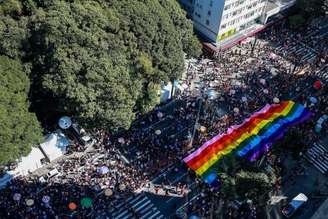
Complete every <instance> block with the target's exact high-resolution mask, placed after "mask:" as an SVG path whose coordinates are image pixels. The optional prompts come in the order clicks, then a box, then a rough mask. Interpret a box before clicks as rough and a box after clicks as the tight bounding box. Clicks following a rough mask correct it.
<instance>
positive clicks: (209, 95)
mask: <svg viewBox="0 0 328 219" xmlns="http://www.w3.org/2000/svg"><path fill="white" fill-rule="evenodd" d="M207 96H208V97H209V99H211V100H212V99H215V98H216V96H217V93H216V91H215V90H209V91H208V93H207Z"/></svg>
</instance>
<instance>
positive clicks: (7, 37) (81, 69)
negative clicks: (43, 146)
mask: <svg viewBox="0 0 328 219" xmlns="http://www.w3.org/2000/svg"><path fill="white" fill-rule="evenodd" d="M200 53H201V47H200V43H199V42H198V39H197V38H196V37H195V36H194V34H193V30H192V23H191V21H189V20H187V19H186V14H185V12H184V11H183V10H182V9H181V8H180V6H179V4H178V3H177V1H175V0H107V1H104V0H56V1H53V0H42V1H41V0H7V1H1V2H0V55H1V62H2V63H1V65H2V69H6V71H4V72H1V74H2V75H1V77H3V78H2V79H1V80H4V81H6V80H7V78H6V77H9V76H8V75H7V74H9V72H13V75H12V76H11V77H13V78H12V80H8V81H9V82H13V81H15V80H18V81H21V84H22V85H24V86H22V87H21V89H22V90H19V91H18V90H15V89H18V88H19V87H16V85H12V86H13V87H7V88H6V87H4V88H1V89H5V90H4V91H3V93H2V94H1V95H3V96H2V97H3V98H2V99H1V101H2V102H1V103H0V104H1V110H2V111H1V116H3V117H6V120H8V118H9V117H11V118H17V119H18V117H22V118H21V121H19V120H17V121H15V122H18V124H20V127H21V128H20V129H19V130H13V131H12V132H9V130H2V131H3V133H2V132H1V136H0V138H1V143H2V142H3V145H2V147H6V148H9V145H7V144H12V146H10V147H12V149H10V150H9V149H8V150H7V149H4V151H5V150H7V151H8V154H6V153H7V152H4V153H3V154H2V155H3V160H2V161H7V160H12V158H16V157H18V155H21V154H25V152H26V151H28V150H27V148H25V145H28V144H29V143H31V142H32V141H34V140H35V139H36V138H37V136H39V134H40V132H41V131H40V127H39V125H38V122H37V120H36V117H35V114H33V113H31V112H29V109H33V110H35V111H36V113H37V115H38V117H39V118H42V117H43V115H42V114H40V109H42V110H43V111H45V112H47V111H49V112H50V111H55V112H57V113H58V114H61V115H69V116H72V117H74V118H75V119H77V120H78V121H79V122H80V123H82V125H83V126H85V127H97V128H105V129H107V130H114V131H115V130H117V129H120V128H124V129H127V128H129V126H130V124H131V122H132V121H133V119H134V117H135V114H136V112H142V113H146V112H147V111H149V110H151V109H152V108H153V107H154V106H155V105H156V104H158V102H159V89H160V84H162V83H163V82H164V83H166V82H168V81H172V80H175V79H178V78H179V77H180V76H181V74H182V71H183V68H184V59H185V56H198V55H200ZM10 65H13V66H10ZM7 68H8V70H7ZM14 77H17V78H14ZM8 81H7V82H8ZM30 84H31V86H30ZM23 88H24V89H23ZM5 96H6V98H7V96H11V97H12V98H18V96H19V98H20V99H19V100H20V102H17V103H15V104H17V109H16V107H15V108H10V109H11V111H7V110H8V109H7V108H8V107H9V106H8V105H10V104H13V102H6V101H8V100H9V99H8V100H7V99H6V98H5ZM28 97H29V99H28ZM48 100H52V101H53V103H56V104H53V105H55V107H53V105H51V106H50V105H48V102H47V101H48ZM24 101H25V102H24ZM29 101H30V102H31V107H30V106H29ZM6 122H7V123H6V124H7V125H8V127H11V128H13V127H15V126H14V125H12V124H11V126H10V125H9V122H10V121H9V120H8V121H6ZM12 122H14V121H12ZM27 122H28V123H30V124H31V125H30V127H26V128H25V129H24V128H23V127H25V126H24V124H26V123H27ZM2 125H4V124H2ZM28 128H30V130H29V129H28ZM22 130H24V132H25V131H26V132H31V133H25V135H26V136H25V137H24V136H23V137H20V138H21V139H22V144H21V143H20V142H19V141H18V140H17V141H16V140H13V139H12V141H11V140H10V139H11V137H10V136H14V135H16V134H17V136H22V133H21V132H22ZM31 130H35V132H33V131H31ZM34 135H35V136H34ZM24 138H25V139H24ZM7 140H8V142H7V143H6V142H5V141H7ZM23 143H24V145H23ZM10 151H14V153H12V154H11V152H10ZM7 155H8V156H7ZM7 158H8V159H7ZM0 160H1V158H0ZM2 161H0V162H2Z"/></svg>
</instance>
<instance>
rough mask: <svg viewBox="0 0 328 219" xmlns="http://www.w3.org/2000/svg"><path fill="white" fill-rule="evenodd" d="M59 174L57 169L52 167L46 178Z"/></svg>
mask: <svg viewBox="0 0 328 219" xmlns="http://www.w3.org/2000/svg"><path fill="white" fill-rule="evenodd" d="M59 174H60V173H59V171H58V170H57V169H56V168H54V169H52V170H50V171H49V172H48V173H47V178H48V179H49V178H51V177H54V176H57V175H59Z"/></svg>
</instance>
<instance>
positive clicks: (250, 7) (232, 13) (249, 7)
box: [222, 2, 258, 20]
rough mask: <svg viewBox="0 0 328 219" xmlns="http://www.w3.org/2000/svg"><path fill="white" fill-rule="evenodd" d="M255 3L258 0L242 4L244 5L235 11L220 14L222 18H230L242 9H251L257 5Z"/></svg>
mask: <svg viewBox="0 0 328 219" xmlns="http://www.w3.org/2000/svg"><path fill="white" fill-rule="evenodd" d="M257 5H258V2H254V3H252V4H249V5H246V6H244V7H241V8H240V9H238V10H235V11H232V12H230V13H227V14H225V15H223V16H222V19H223V20H226V19H228V18H230V17H234V16H236V15H239V14H240V13H242V11H244V10H247V11H249V10H251V9H252V8H255V7H257Z"/></svg>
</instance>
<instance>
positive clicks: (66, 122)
mask: <svg viewBox="0 0 328 219" xmlns="http://www.w3.org/2000/svg"><path fill="white" fill-rule="evenodd" d="M58 125H59V127H60V128H61V129H68V128H69V127H71V125H72V120H71V118H69V117H68V116H63V117H61V118H60V119H59V121H58Z"/></svg>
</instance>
